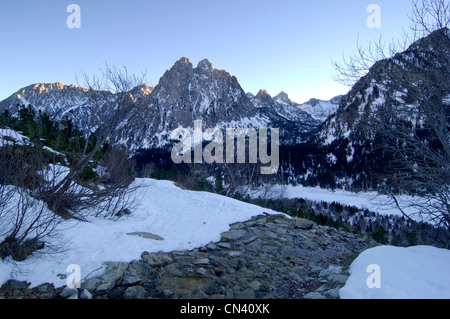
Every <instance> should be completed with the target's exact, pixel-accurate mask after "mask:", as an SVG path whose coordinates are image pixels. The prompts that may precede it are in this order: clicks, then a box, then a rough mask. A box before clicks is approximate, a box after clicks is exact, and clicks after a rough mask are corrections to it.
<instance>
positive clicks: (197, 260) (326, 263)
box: [0, 215, 373, 299]
mask: <svg viewBox="0 0 450 319" xmlns="http://www.w3.org/2000/svg"><path fill="white" fill-rule="evenodd" d="M312 224H313V223H312V222H309V221H308V222H306V220H302V219H288V218H285V217H283V216H270V215H267V216H259V217H254V218H252V219H251V220H250V221H247V222H243V223H236V224H233V225H232V226H231V227H230V231H228V232H225V233H223V234H222V235H224V236H222V238H221V239H222V240H223V241H221V242H218V243H209V244H208V245H206V246H203V247H201V248H198V249H193V250H190V251H174V252H170V253H162V252H160V253H148V252H144V253H142V255H141V259H140V260H138V261H136V260H135V261H132V262H130V263H129V264H126V263H114V262H110V263H106V270H105V274H104V275H102V276H99V277H98V278H92V279H89V280H87V281H86V282H84V283H83V284H82V288H83V291H81V293H80V294H79V295H78V293H77V294H75V293H73V294H70V293H68V297H72V296H73V297H74V298H75V296H76V297H80V298H86V297H89V294H90V295H91V298H110V299H116V298H127V299H143V298H164V299H168V298H178V299H180V298H192V299H194V298H195V299H197V298H201V299H206V298H208V299H213V298H226V299H260V298H274V299H293V298H295V299H298V298H306V299H324V298H327V299H337V298H339V289H340V288H342V287H343V285H344V284H345V282H346V280H347V279H348V275H347V271H344V270H343V269H348V267H349V266H350V264H351V262H352V261H353V260H354V258H355V256H357V255H358V254H359V253H360V252H361V251H363V250H365V249H367V248H368V247H371V245H373V243H371V242H370V240H366V241H361V238H360V237H358V235H352V236H348V235H347V233H344V232H341V231H338V230H336V229H331V228H330V227H324V226H316V227H314V230H308V228H309V227H311V226H310V225H312ZM343 238H345V241H344V240H343ZM9 285H10V286H13V287H14V286H17V287H22V288H23V289H16V288H4V287H2V289H1V290H0V294H1V296H5V298H28V297H29V293H28V292H27V291H28V289H26V287H28V284H26V283H21V282H14V281H12V282H9ZM8 289H9V290H8ZM39 289H41V290H44V289H45V288H39ZM34 291H35V293H36V294H39V291H38V289H37V288H36V289H34ZM50 291H55V294H57V292H56V290H54V289H50ZM45 294H46V295H47V293H45ZM48 295H49V296H50V295H51V294H48ZM38 296H39V295H38ZM55 296H56V295H55ZM49 298H50V297H49Z"/></svg>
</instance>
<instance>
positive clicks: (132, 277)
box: [122, 263, 141, 285]
mask: <svg viewBox="0 0 450 319" xmlns="http://www.w3.org/2000/svg"><path fill="white" fill-rule="evenodd" d="M139 282H141V276H140V275H139V272H138V271H137V270H136V268H135V267H133V263H131V264H130V265H129V266H128V268H127V270H126V271H125V272H124V274H123V277H122V284H123V285H134V284H137V283H139Z"/></svg>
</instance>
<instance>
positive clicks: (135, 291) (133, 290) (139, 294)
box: [123, 286, 148, 299]
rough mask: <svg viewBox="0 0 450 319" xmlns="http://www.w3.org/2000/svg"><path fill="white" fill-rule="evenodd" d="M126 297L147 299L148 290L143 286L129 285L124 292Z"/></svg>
mask: <svg viewBox="0 0 450 319" xmlns="http://www.w3.org/2000/svg"><path fill="white" fill-rule="evenodd" d="M123 297H124V298H125V299H146V298H147V297H148V294H147V291H146V290H145V289H144V288H143V287H142V286H132V287H128V288H127V289H126V290H125V292H124V293H123Z"/></svg>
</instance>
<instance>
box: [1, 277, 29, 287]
mask: <svg viewBox="0 0 450 319" xmlns="http://www.w3.org/2000/svg"><path fill="white" fill-rule="evenodd" d="M29 285H30V284H29V283H27V282H24V281H18V280H14V279H10V280H8V281H7V282H6V283H4V284H3V287H5V288H16V289H26V288H28V286H29Z"/></svg>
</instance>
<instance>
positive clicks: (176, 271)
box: [164, 264, 183, 277]
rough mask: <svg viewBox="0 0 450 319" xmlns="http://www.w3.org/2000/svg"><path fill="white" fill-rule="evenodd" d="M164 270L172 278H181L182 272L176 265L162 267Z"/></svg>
mask: <svg viewBox="0 0 450 319" xmlns="http://www.w3.org/2000/svg"><path fill="white" fill-rule="evenodd" d="M164 269H165V270H166V271H167V272H168V273H169V274H171V275H172V276H175V277H181V276H183V272H182V271H180V270H179V269H178V265H176V264H170V265H167V266H166V267H164Z"/></svg>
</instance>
